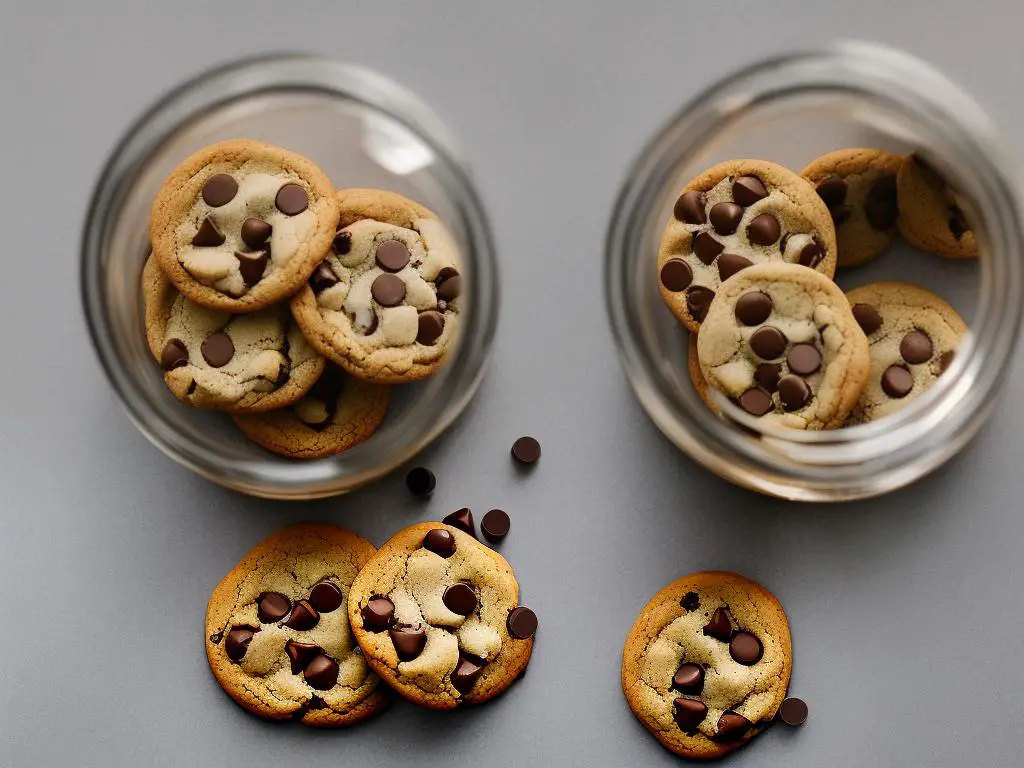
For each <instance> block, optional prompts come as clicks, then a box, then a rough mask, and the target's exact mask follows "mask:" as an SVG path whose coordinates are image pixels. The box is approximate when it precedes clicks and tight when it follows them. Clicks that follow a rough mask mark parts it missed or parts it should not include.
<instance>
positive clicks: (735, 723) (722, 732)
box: [711, 712, 752, 744]
mask: <svg viewBox="0 0 1024 768" xmlns="http://www.w3.org/2000/svg"><path fill="white" fill-rule="evenodd" d="M751 725H752V723H751V722H750V721H749V720H747V718H745V717H743V715H737V714H736V713H735V712H723V713H722V716H721V717H720V718H718V730H717V731H715V735H714V736H712V737H711V740H712V741H713V742H715V743H716V744H729V743H730V742H734V741H739V740H740V739H742V738H743V737H744V736H746V734H747V731H749V730H750V728H751Z"/></svg>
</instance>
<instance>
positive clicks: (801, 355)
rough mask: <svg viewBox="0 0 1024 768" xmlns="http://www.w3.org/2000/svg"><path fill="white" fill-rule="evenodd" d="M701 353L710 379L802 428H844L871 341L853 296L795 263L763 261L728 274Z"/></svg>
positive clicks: (754, 408) (767, 414) (757, 409)
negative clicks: (849, 298) (853, 309)
mask: <svg viewBox="0 0 1024 768" xmlns="http://www.w3.org/2000/svg"><path fill="white" fill-rule="evenodd" d="M697 355H698V357H699V359H700V366H701V370H702V371H703V372H704V378H705V379H707V382H708V384H709V385H711V386H712V387H714V388H715V389H717V390H718V391H719V392H722V393H723V394H725V395H726V396H728V397H731V398H733V399H734V400H736V401H737V403H738V405H739V406H740V407H741V408H742V409H744V410H745V411H747V412H748V413H750V414H752V415H754V416H761V417H763V418H764V419H765V420H768V421H771V422H773V423H775V424H778V425H779V426H784V427H792V428H795V429H831V428H833V427H838V426H842V424H843V422H844V421H845V420H846V417H847V416H848V415H849V413H850V410H851V409H852V408H853V406H854V404H855V403H856V402H857V398H858V397H860V393H861V390H862V389H863V387H864V382H865V380H866V379H867V375H868V342H867V339H866V338H865V337H864V332H863V331H862V330H861V329H860V326H859V325H858V324H857V321H856V320H855V319H854V316H853V313H852V312H851V311H850V305H849V302H847V300H846V296H844V295H843V292H842V291H841V290H840V289H839V287H838V286H836V284H835V283H833V282H832V281H831V280H829V279H828V278H827V277H825V276H824V275H822V274H820V273H818V272H815V271H814V270H811V269H807V268H806V267H801V266H798V265H793V264H777V263H776V264H759V265H757V266H753V267H749V268H747V269H745V270H743V271H742V272H741V273H739V274H737V275H735V276H734V277H732V278H731V279H729V280H727V281H726V282H725V283H724V284H723V285H722V286H721V288H720V290H719V291H718V294H717V295H716V296H715V300H714V301H713V302H712V304H711V309H710V310H709V311H708V316H707V319H706V320H705V321H704V324H703V326H702V327H701V331H700V335H699V336H698V337H697Z"/></svg>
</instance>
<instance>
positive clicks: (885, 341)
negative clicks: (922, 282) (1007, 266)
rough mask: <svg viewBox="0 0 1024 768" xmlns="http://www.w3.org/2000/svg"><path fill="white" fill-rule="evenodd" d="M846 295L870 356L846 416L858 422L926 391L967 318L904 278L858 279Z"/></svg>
mask: <svg viewBox="0 0 1024 768" xmlns="http://www.w3.org/2000/svg"><path fill="white" fill-rule="evenodd" d="M847 298H848V299H849V301H850V306H851V307H852V309H853V315H854V317H855V318H857V322H858V323H860V326H861V328H862V329H863V330H864V333H865V334H866V335H867V337H868V344H869V353H870V358H871V366H870V371H869V373H868V378H867V383H866V384H865V385H864V391H863V392H862V393H861V396H860V399H859V400H858V401H857V405H856V406H855V407H854V409H853V413H851V414H850V420H849V422H848V423H850V424H863V423H866V422H869V421H875V420H876V419H880V418H882V417H883V416H888V415H889V414H891V413H895V412H896V411H898V410H900V409H901V408H903V407H904V406H906V405H907V404H908V403H910V402H912V401H913V400H914V398H916V397H919V396H920V395H922V394H924V393H925V392H927V391H928V389H930V388H931V387H932V385H933V384H935V382H936V381H938V379H939V376H941V375H942V374H943V372H944V371H945V370H946V369H947V368H948V367H949V364H950V363H951V362H952V361H953V356H954V355H955V354H956V350H957V347H958V346H959V345H960V342H961V341H963V338H964V335H965V334H966V333H967V324H966V323H964V321H963V319H961V317H960V315H958V314H957V312H956V310H955V309H953V308H952V307H951V306H949V304H947V303H946V302H945V301H943V300H942V299H941V298H939V297H938V296H936V295H935V294H934V293H932V292H931V291H929V290H926V289H924V288H921V287H920V286H917V285H911V284H909V283H896V282H886V283H872V284H870V285H862V286H861V287H859V288H855V289H854V290H852V291H850V292H849V293H848V294H847Z"/></svg>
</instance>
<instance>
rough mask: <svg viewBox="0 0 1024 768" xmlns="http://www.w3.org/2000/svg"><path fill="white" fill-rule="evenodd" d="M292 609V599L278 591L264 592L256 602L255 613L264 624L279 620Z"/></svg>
mask: <svg viewBox="0 0 1024 768" xmlns="http://www.w3.org/2000/svg"><path fill="white" fill-rule="evenodd" d="M291 609H292V601H291V600H289V599H288V598H287V597H285V596H284V595H282V594H281V593H280V592H264V593H263V594H261V595H260V596H259V600H258V601H257V604H256V615H257V616H258V617H259V620H260V621H261V622H263V623H264V624H272V623H273V622H275V621H280V620H281V619H283V618H284V617H285V616H287V615H288V611H290V610H291Z"/></svg>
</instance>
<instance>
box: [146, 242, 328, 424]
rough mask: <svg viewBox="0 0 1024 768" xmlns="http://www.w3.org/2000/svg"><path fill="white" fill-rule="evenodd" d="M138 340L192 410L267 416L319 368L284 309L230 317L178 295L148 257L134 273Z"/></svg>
mask: <svg viewBox="0 0 1024 768" xmlns="http://www.w3.org/2000/svg"><path fill="white" fill-rule="evenodd" d="M142 296H143V303H144V304H145V309H146V339H147V341H148V342H149V349H150V351H151V352H152V353H153V357H155V358H156V360H157V362H158V363H159V364H160V367H161V368H163V370H164V381H165V382H166V384H167V387H168V389H170V390H171V392H172V393H174V396H175V397H177V398H178V399H179V400H181V401H182V402H184V403H188V404H189V405H192V406H195V407H197V408H206V409H216V410H227V411H234V412H258V411H269V410H272V409H274V408H282V407H284V406H286V405H289V404H291V403H293V402H295V401H296V400H298V399H299V398H300V397H302V396H303V395H304V394H305V393H306V391H307V390H308V389H309V388H310V387H312V386H313V384H314V382H316V380H317V378H318V377H319V376H320V374H321V372H322V371H323V369H324V362H325V361H324V359H323V358H322V357H320V356H319V355H318V354H317V353H316V352H315V351H314V350H313V348H312V347H310V346H309V344H307V343H306V339H305V338H304V337H303V335H302V332H301V331H300V330H299V327H298V325H296V323H295V322H294V321H293V320H292V317H291V315H290V314H289V313H288V307H287V305H278V306H276V307H268V308H267V309H261V310H258V311H256V312H250V313H248V314H244V315H232V314H228V313H227V312H220V311H218V310H214V309H208V308H207V307H201V306H199V305H198V304H194V303H192V302H191V301H189V300H188V299H187V298H185V296H183V295H182V294H180V293H178V291H177V290H175V288H174V286H173V285H171V283H170V282H169V281H168V280H167V278H166V277H165V276H164V274H163V272H162V271H161V270H160V269H159V267H157V265H156V263H155V259H154V258H153V257H152V256H151V257H150V258H149V259H148V260H147V261H146V266H145V267H144V269H143V270H142Z"/></svg>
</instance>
